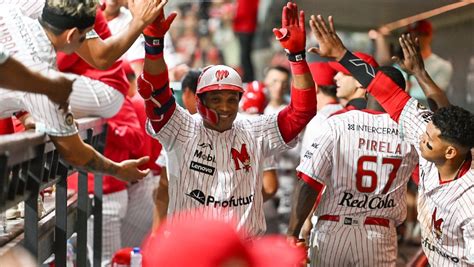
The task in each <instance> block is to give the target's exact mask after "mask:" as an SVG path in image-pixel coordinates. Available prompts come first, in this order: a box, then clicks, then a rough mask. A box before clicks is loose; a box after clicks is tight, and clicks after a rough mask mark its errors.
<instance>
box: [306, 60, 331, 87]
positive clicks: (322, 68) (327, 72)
mask: <svg viewBox="0 0 474 267" xmlns="http://www.w3.org/2000/svg"><path fill="white" fill-rule="evenodd" d="M308 65H309V70H310V71H311V75H312V76H313V80H314V82H315V83H316V84H317V85H323V86H326V85H336V83H335V82H334V76H335V75H336V74H337V71H336V70H334V69H333V68H331V66H329V63H328V62H311V63H309V64H308Z"/></svg>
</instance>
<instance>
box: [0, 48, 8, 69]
mask: <svg viewBox="0 0 474 267" xmlns="http://www.w3.org/2000/svg"><path fill="white" fill-rule="evenodd" d="M8 57H9V55H8V51H7V50H5V47H4V46H3V45H2V44H0V64H3V63H5V61H7V59H8Z"/></svg>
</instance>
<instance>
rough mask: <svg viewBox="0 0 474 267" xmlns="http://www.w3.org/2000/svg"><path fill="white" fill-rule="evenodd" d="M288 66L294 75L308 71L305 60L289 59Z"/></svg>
mask: <svg viewBox="0 0 474 267" xmlns="http://www.w3.org/2000/svg"><path fill="white" fill-rule="evenodd" d="M290 66H291V73H292V74H294V75H301V74H306V73H309V72H310V70H309V67H308V63H307V62H306V60H302V61H297V62H293V61H290Z"/></svg>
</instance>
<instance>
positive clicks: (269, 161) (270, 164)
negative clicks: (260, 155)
mask: <svg viewBox="0 0 474 267" xmlns="http://www.w3.org/2000/svg"><path fill="white" fill-rule="evenodd" d="M276 169H278V165H277V162H276V159H275V156H274V155H272V156H269V157H266V158H265V160H264V161H263V171H270V170H276Z"/></svg>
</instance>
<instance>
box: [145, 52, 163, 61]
mask: <svg viewBox="0 0 474 267" xmlns="http://www.w3.org/2000/svg"><path fill="white" fill-rule="evenodd" d="M145 58H148V59H151V60H157V59H161V58H163V53H160V54H156V55H153V54H148V53H145Z"/></svg>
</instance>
